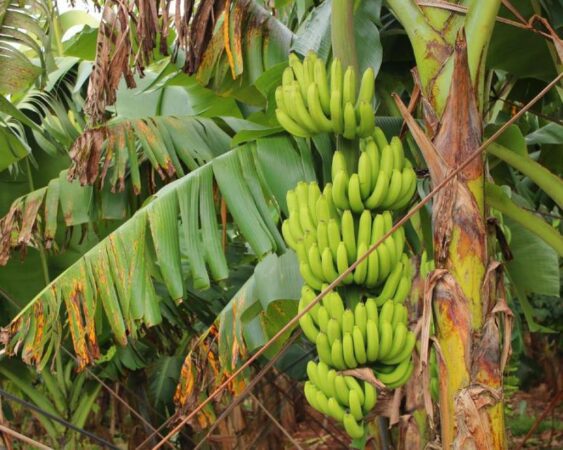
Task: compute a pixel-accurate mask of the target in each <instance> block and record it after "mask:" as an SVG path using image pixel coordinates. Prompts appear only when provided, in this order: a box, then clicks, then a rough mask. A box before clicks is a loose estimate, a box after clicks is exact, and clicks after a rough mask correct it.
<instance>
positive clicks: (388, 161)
mask: <svg viewBox="0 0 563 450" xmlns="http://www.w3.org/2000/svg"><path fill="white" fill-rule="evenodd" d="M378 147H379V146H378ZM379 148H380V149H381V159H380V161H379V171H380V172H384V173H386V174H387V176H389V177H391V173H392V172H393V150H392V149H391V146H389V145H386V146H385V147H379Z"/></svg>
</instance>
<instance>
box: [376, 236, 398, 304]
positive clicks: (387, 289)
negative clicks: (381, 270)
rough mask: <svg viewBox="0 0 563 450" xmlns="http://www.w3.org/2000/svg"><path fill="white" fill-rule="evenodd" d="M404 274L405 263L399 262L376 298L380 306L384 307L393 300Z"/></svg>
mask: <svg viewBox="0 0 563 450" xmlns="http://www.w3.org/2000/svg"><path fill="white" fill-rule="evenodd" d="M380 248H381V247H380ZM402 274H403V263H402V262H398V263H397V264H395V267H393V270H392V271H391V273H390V274H389V276H388V277H387V280H385V284H384V285H383V289H382V290H381V293H380V294H379V296H378V297H377V298H376V301H377V304H378V305H383V303H384V302H386V301H387V300H390V299H392V298H393V296H394V295H395V291H396V290H397V286H398V285H399V282H400V280H401V276H402Z"/></svg>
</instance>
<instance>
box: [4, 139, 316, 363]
mask: <svg viewBox="0 0 563 450" xmlns="http://www.w3.org/2000/svg"><path fill="white" fill-rule="evenodd" d="M306 147H307V146H303V145H300V146H294V145H293V144H292V141H291V140H290V139H289V138H287V137H284V138H265V139H261V140H258V141H257V143H250V144H246V145H244V146H240V147H237V148H235V149H233V150H229V151H227V152H225V153H224V154H222V155H221V156H218V157H216V158H215V159H213V160H212V161H210V162H208V163H206V164H204V165H202V166H201V167H199V168H197V169H196V170H193V171H192V172H190V173H189V174H188V175H186V176H184V177H182V178H180V179H178V180H176V181H174V182H172V183H171V184H169V185H167V186H165V187H164V188H162V189H161V190H160V191H159V192H158V193H157V194H156V195H155V196H154V197H153V198H152V200H151V201H150V202H149V203H148V204H146V205H145V206H144V207H143V208H141V209H140V210H138V211H137V212H136V213H135V214H134V215H133V217H132V218H131V219H129V220H128V221H127V222H126V223H125V224H123V225H122V226H121V227H119V228H118V229H117V230H116V231H115V232H113V233H111V234H110V235H109V236H108V237H107V238H105V239H104V240H103V241H101V242H100V243H99V244H98V245H97V246H95V247H94V248H92V249H91V250H90V251H89V252H87V253H86V254H85V255H84V256H83V257H82V258H80V259H79V260H78V261H77V263H75V264H74V265H72V266H71V267H69V268H68V269H67V270H66V271H65V272H63V273H62V274H61V275H60V276H59V277H58V278H57V279H55V280H54V281H53V282H52V283H51V284H50V285H48V286H47V287H46V288H45V289H44V290H43V291H42V292H40V293H39V294H38V295H37V296H36V297H35V298H34V299H33V300H32V301H31V302H30V303H29V304H28V305H27V306H26V307H25V309H24V310H23V311H22V312H21V313H20V314H19V315H18V316H17V317H16V318H15V319H14V320H13V321H12V323H11V325H10V326H8V327H6V328H5V329H4V333H3V336H4V343H5V345H6V347H7V351H8V353H14V352H15V351H20V350H21V352H22V357H23V359H24V360H25V361H27V362H33V363H35V364H37V365H38V367H39V368H42V367H44V365H45V364H46V363H47V361H48V360H49V357H50V356H51V352H52V350H53V348H54V346H55V345H56V343H57V342H58V339H60V334H59V333H57V332H56V330H57V329H58V324H60V320H61V316H60V312H61V309H62V310H64V311H63V312H62V316H63V317H65V321H66V322H68V325H69V328H70V332H71V337H72V340H73V344H74V349H75V352H76V355H77V357H78V359H79V361H80V365H81V366H82V367H83V366H84V365H86V364H88V363H91V362H93V361H95V360H96V358H98V357H99V355H100V349H99V345H98V336H102V335H103V332H102V331H103V330H107V329H110V330H111V332H112V334H113V336H114V339H115V341H116V342H118V343H119V344H122V345H125V344H127V342H128V339H134V338H135V337H136V336H137V335H138V333H139V330H140V328H141V327H143V326H151V325H155V324H157V323H159V322H160V321H161V313H160V309H159V302H160V296H159V294H157V291H156V289H155V283H157V282H158V283H159V285H160V284H162V285H163V286H164V287H165V290H166V292H167V293H168V295H169V296H170V297H171V298H172V299H175V300H177V301H180V300H181V299H184V298H185V285H186V283H185V282H186V280H190V282H192V283H193V285H194V287H195V288H197V289H206V288H208V287H209V285H210V282H211V280H221V279H225V278H226V277H228V275H229V271H228V267H227V264H226V260H225V256H224V253H223V248H222V242H221V235H220V229H219V224H218V222H217V218H216V217H217V212H216V203H215V200H214V191H213V186H214V180H215V182H216V183H217V185H218V188H219V191H220V193H221V195H222V196H223V198H224V199H225V201H226V204H227V207H228V210H229V212H230V215H231V216H232V218H233V221H234V224H235V225H236V230H237V233H240V234H241V235H242V236H243V237H244V239H245V240H246V241H247V242H248V245H249V246H250V248H251V249H252V251H253V253H254V254H255V255H256V256H257V257H258V258H262V257H263V256H265V255H266V254H268V253H271V252H283V251H285V247H284V244H283V239H282V237H281V235H280V233H279V232H278V229H277V226H276V220H277V219H276V218H277V217H279V214H280V211H279V206H278V205H279V203H280V199H281V198H283V196H285V192H286V191H287V189H289V188H290V187H292V186H293V185H294V184H295V183H296V181H298V180H300V179H305V180H307V179H314V170H313V169H312V168H313V157H312V154H311V149H309V148H306ZM273 171H279V173H281V174H291V176H284V177H278V178H277V179H274V181H273V182H272V181H270V180H269V179H268V178H267V177H265V176H263V174H264V173H271V172H273ZM266 180H267V181H266ZM182 248H185V249H186V252H185V253H186V257H187V260H188V263H187V266H188V267H189V270H184V267H183V265H182V258H181V257H182V255H181V249H182ZM102 318H103V319H102Z"/></svg>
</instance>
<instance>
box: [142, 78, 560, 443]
mask: <svg viewBox="0 0 563 450" xmlns="http://www.w3.org/2000/svg"><path fill="white" fill-rule="evenodd" d="M562 78H563V72H561V73H560V74H559V75H558V76H557V77H555V78H554V79H553V81H551V82H550V83H549V84H548V85H547V86H546V87H545V88H544V89H542V90H541V92H540V93H539V94H538V95H536V96H535V97H534V98H533V99H532V100H530V102H529V103H528V104H527V105H526V106H524V107H523V108H522V109H521V110H520V111H518V113H516V114H515V115H514V116H512V117H511V118H510V119H509V120H508V121H507V122H505V123H504V124H503V125H502V126H501V127H500V128H499V129H498V130H497V131H496V132H495V133H494V134H493V135H492V136H491V137H489V138H488V139H487V140H486V141H485V142H484V143H483V144H481V146H480V147H479V148H478V149H477V150H475V151H474V152H473V153H471V154H470V155H469V157H468V158H467V159H466V160H465V161H464V162H463V163H462V164H461V165H459V166H458V167H457V168H456V169H455V170H453V171H452V172H451V173H450V174H449V175H448V176H447V177H446V178H444V179H443V180H442V181H441V182H440V183H439V184H438V185H437V186H436V187H435V188H434V189H432V190H431V191H430V192H429V193H428V195H426V197H424V198H423V199H422V200H421V201H420V202H419V203H418V204H417V205H415V206H414V207H413V208H412V209H411V210H410V211H409V212H408V213H407V214H405V215H404V216H403V217H402V218H401V219H400V220H399V221H398V222H397V223H396V224H395V225H394V226H393V227H392V228H391V229H390V230H389V231H388V232H387V233H385V234H384V235H383V236H382V237H381V239H379V240H378V241H377V242H376V243H375V244H373V245H371V246H370V247H369V248H368V250H367V252H365V253H364V254H363V255H362V256H360V257H359V258H358V259H357V260H356V261H355V262H354V263H352V264H351V265H350V267H348V269H346V270H345V271H344V272H342V273H341V274H340V275H339V276H338V277H337V278H336V279H335V280H334V281H333V282H332V283H330V284H329V285H328V287H326V288H325V289H324V290H323V291H321V292H320V293H319V295H317V296H316V297H315V299H314V300H313V301H311V303H309V304H308V305H307V306H306V307H305V308H303V309H302V310H301V312H299V313H298V314H297V315H296V316H295V317H294V318H293V319H291V320H290V321H289V322H288V323H287V324H285V326H283V327H282V328H281V329H280V330H279V331H278V332H277V333H276V334H275V335H274V336H273V337H272V338H270V340H269V341H268V342H266V344H264V346H263V347H262V348H260V350H258V351H257V352H256V353H255V354H254V355H252V356H251V357H250V358H249V359H248V360H247V361H246V362H245V363H244V364H243V365H242V366H241V367H239V368H238V369H237V370H236V371H235V372H234V373H233V374H232V375H231V376H230V377H229V378H228V379H227V380H226V381H224V382H223V383H222V384H221V385H220V386H219V387H218V388H217V389H215V391H214V392H213V393H212V394H211V395H210V396H209V397H207V399H205V400H204V401H203V402H201V403H200V404H199V406H198V407H197V408H195V409H194V410H193V411H192V412H191V413H190V414H189V415H188V416H186V417H185V418H184V419H182V421H181V422H180V423H179V424H178V425H177V426H176V427H175V428H174V429H173V430H172V431H170V433H168V434H167V435H166V436H165V437H164V439H163V440H162V441H160V442H159V443H158V444H157V445H156V446H155V447H153V450H156V449H158V448H160V447H162V445H164V443H165V442H166V441H168V439H170V438H171V437H172V436H173V435H174V434H176V433H177V432H178V431H179V430H180V429H181V428H182V427H183V426H184V424H185V423H186V422H188V421H189V420H190V419H191V418H192V417H194V416H195V415H196V414H197V413H198V412H199V411H201V410H202V409H203V408H204V407H205V406H206V405H207V404H208V403H209V402H210V401H211V400H213V399H214V398H215V397H216V396H217V395H219V393H220V392H221V391H222V390H223V389H225V387H227V386H228V385H229V383H230V382H231V381H232V380H233V379H234V378H235V377H237V376H238V375H239V374H240V373H241V372H242V371H243V370H245V369H246V368H247V367H248V366H249V365H250V364H252V363H253V362H254V361H256V359H258V358H259V357H260V356H261V355H262V354H263V353H264V352H265V351H266V350H267V349H268V348H269V347H270V346H271V345H272V344H273V343H274V342H275V341H276V340H277V339H279V338H280V336H282V335H283V334H285V333H286V332H287V331H288V330H289V329H290V328H291V327H293V326H294V325H295V324H296V323H297V322H298V321H299V319H300V318H301V317H303V316H304V315H305V314H307V313H308V312H309V311H310V310H311V309H313V307H314V306H315V305H316V304H317V303H318V302H319V301H320V300H321V299H322V298H323V297H324V296H325V295H326V294H328V293H329V292H331V291H332V290H333V289H334V288H335V287H336V286H338V285H339V284H340V283H341V282H342V281H343V280H344V279H345V278H346V277H347V276H348V275H349V274H350V273H352V271H353V270H354V269H355V268H356V266H358V265H359V264H361V263H362V262H363V261H364V260H365V259H367V258H368V257H369V255H370V254H371V253H372V252H373V251H374V250H376V249H377V247H379V246H380V245H381V244H382V243H383V242H384V241H385V240H386V239H387V238H388V237H389V236H391V235H392V234H393V233H394V232H395V231H397V229H398V228H400V227H401V226H402V225H404V224H405V223H406V222H407V221H408V220H409V219H410V218H411V217H412V216H413V215H414V214H416V213H417V212H418V211H419V210H420V209H422V207H423V206H424V205H426V204H427V203H428V202H429V201H430V200H431V199H432V198H433V197H434V196H435V195H436V194H437V193H438V192H439V191H441V190H442V189H443V188H444V187H445V186H446V185H447V184H448V183H449V182H450V181H452V180H453V179H454V178H455V176H456V175H458V174H459V173H460V172H461V171H462V170H463V169H465V168H466V167H467V166H468V165H469V164H471V162H472V161H473V160H474V159H475V158H476V157H477V156H479V155H481V153H483V151H484V150H485V149H486V148H487V147H488V146H489V145H490V144H491V143H492V142H494V141H495V140H496V139H497V138H498V137H499V136H500V135H501V134H502V133H504V131H505V130H506V129H507V128H508V127H509V126H510V125H512V124H513V123H514V122H516V121H517V120H518V119H519V118H520V117H521V116H522V115H523V114H524V113H525V112H526V111H527V110H528V109H529V108H531V107H532V106H533V105H534V104H535V103H536V102H537V101H539V100H540V99H541V98H542V97H543V96H544V95H545V94H546V93H547V92H548V91H549V90H550V89H551V88H552V87H553V86H555V85H556V84H557V83H558V82H559V81H560V80H561V79H562Z"/></svg>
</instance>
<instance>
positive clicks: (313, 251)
mask: <svg viewBox="0 0 563 450" xmlns="http://www.w3.org/2000/svg"><path fill="white" fill-rule="evenodd" d="M307 256H308V258H309V267H311V271H312V272H313V275H314V276H315V278H318V279H319V280H323V281H324V280H325V277H324V271H323V265H322V261H321V254H320V252H319V246H318V245H317V243H316V242H315V243H314V244H313V245H311V247H309V254H308V255H307Z"/></svg>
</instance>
